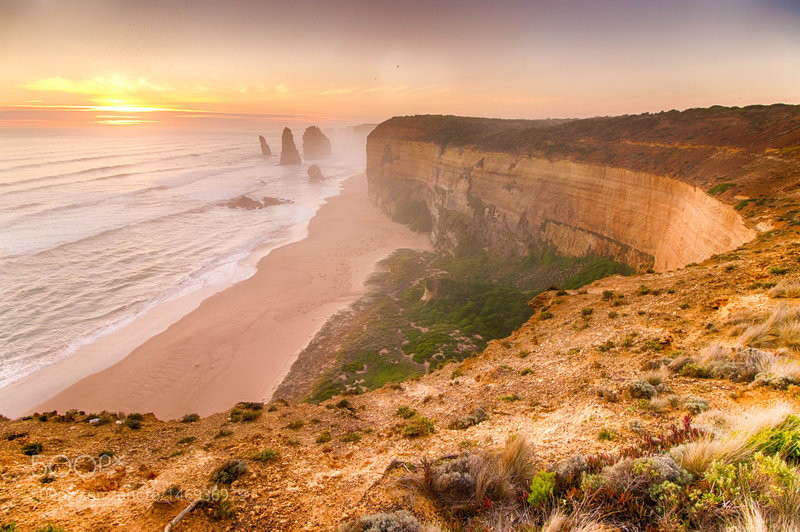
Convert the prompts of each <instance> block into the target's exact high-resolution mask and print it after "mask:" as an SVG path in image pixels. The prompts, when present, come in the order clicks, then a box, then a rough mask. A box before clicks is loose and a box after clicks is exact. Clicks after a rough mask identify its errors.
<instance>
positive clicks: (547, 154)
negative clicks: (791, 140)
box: [367, 105, 797, 271]
mask: <svg viewBox="0 0 800 532" xmlns="http://www.w3.org/2000/svg"><path fill="white" fill-rule="evenodd" d="M796 114H797V113H796V110H794V109H793V108H792V107H791V106H780V105H777V106H770V107H764V106H752V107H746V108H743V109H739V108H731V109H722V108H711V109H699V110H698V109H692V110H689V111H684V112H678V111H671V112H669V113H660V114H656V115H649V114H648V115H639V116H629V117H614V118H595V119H586V120H573V121H564V122H562V123H553V122H550V123H546V122H539V121H519V120H508V121H506V120H486V119H471V118H458V117H444V116H416V117H402V118H393V119H390V120H388V121H386V122H384V123H382V124H381V125H379V126H378V127H377V128H376V129H375V130H374V131H373V132H372V133H371V134H370V135H369V139H368V142H367V177H368V181H369V193H370V197H371V198H372V199H373V201H375V202H376V203H377V204H378V205H380V206H381V207H382V208H383V209H384V210H385V211H386V212H388V213H389V214H391V215H393V216H394V217H395V218H408V217H409V216H411V217H412V218H415V219H416V218H419V219H420V220H422V218H429V219H430V220H431V222H432V223H431V224H430V225H431V229H432V233H431V236H432V239H433V241H434V243H436V244H437V245H439V246H441V247H444V248H454V247H455V246H457V245H458V244H460V243H464V242H471V243H474V244H477V245H479V246H481V247H484V248H486V249H491V250H494V251H496V252H500V253H502V254H509V255H518V256H519V255H524V254H525V253H526V252H527V250H528V249H529V247H530V246H531V245H541V244H544V245H552V246H554V247H555V249H556V251H557V252H558V253H560V254H562V255H570V256H584V255H597V256H605V257H610V258H613V259H615V260H617V261H620V262H624V263H627V264H629V265H631V266H634V267H636V268H638V269H640V270H644V269H647V268H654V269H656V270H660V271H663V270H671V269H675V268H679V267H682V266H685V265H687V264H690V263H693V262H699V261H702V260H704V259H706V258H708V257H709V256H711V255H714V254H717V253H722V252H725V251H728V250H730V249H733V248H736V247H737V246H739V245H741V244H743V243H745V242H747V241H749V240H751V239H752V238H754V236H755V235H756V232H755V231H754V229H753V227H754V226H753V227H749V226H748V225H747V224H745V222H744V221H743V219H742V217H741V216H740V213H739V211H738V210H736V209H734V207H733V203H735V202H737V201H742V200H743V199H744V200H746V199H747V198H749V197H758V196H760V195H764V194H765V193H769V192H770V191H765V190H763V187H764V184H763V183H764V181H763V179H760V178H758V176H763V175H772V176H775V180H774V181H772V182H771V185H770V187H772V188H776V189H777V190H780V189H782V187H783V188H785V187H786V186H789V184H788V183H787V182H786V179H787V178H784V177H780V176H788V175H793V173H792V171H791V165H792V164H793V163H792V161H790V160H789V159H788V158H786V157H783V158H779V157H773V156H770V153H771V152H769V150H770V149H771V150H775V149H776V148H774V146H772V145H769V144H766V140H763V141H762V139H775V138H781V139H783V138H788V137H787V135H790V133H791V131H792V129H791V128H792V127H796V126H797V125H796V120H797V119H796V116H795V115H796ZM720 123H724V124H726V128H725V131H724V133H720V131H721V130H720V127H719V124H720ZM767 124H768V126H767ZM767 129H768V130H767ZM687 139H691V141H688V140H687ZM787 142H788V140H787ZM721 181H724V182H725V183H721ZM726 183H729V185H730V186H728V185H727V184H726ZM720 185H726V186H725V187H722V186H720ZM728 188H730V189H731V190H730V191H728ZM726 200H727V201H726ZM422 221H424V220H422ZM405 222H406V223H411V221H410V220H405Z"/></svg>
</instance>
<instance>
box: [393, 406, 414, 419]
mask: <svg viewBox="0 0 800 532" xmlns="http://www.w3.org/2000/svg"><path fill="white" fill-rule="evenodd" d="M395 415H396V416H400V417H401V418H403V419H411V418H412V417H414V416H416V415H417V411H416V410H414V409H413V408H411V407H410V406H408V405H402V406H400V407H399V408H398V409H397V412H395Z"/></svg>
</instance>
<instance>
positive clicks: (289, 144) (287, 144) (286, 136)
mask: <svg viewBox="0 0 800 532" xmlns="http://www.w3.org/2000/svg"><path fill="white" fill-rule="evenodd" d="M300 163H301V161H300V154H299V153H298V152H297V147H296V146H295V145H294V136H293V135H292V130H291V129H289V128H288V127H285V128H283V134H282V135H281V162H280V164H300Z"/></svg>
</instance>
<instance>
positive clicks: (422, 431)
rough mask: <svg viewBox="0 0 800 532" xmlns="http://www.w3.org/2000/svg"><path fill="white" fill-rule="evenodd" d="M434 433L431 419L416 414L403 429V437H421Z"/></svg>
mask: <svg viewBox="0 0 800 532" xmlns="http://www.w3.org/2000/svg"><path fill="white" fill-rule="evenodd" d="M433 433H434V427H433V421H431V420H430V419H429V418H427V417H425V416H420V415H417V416H415V417H414V419H413V420H412V421H411V423H410V424H409V425H406V427H405V428H404V429H403V437H404V438H421V437H423V436H429V435H431V434H433Z"/></svg>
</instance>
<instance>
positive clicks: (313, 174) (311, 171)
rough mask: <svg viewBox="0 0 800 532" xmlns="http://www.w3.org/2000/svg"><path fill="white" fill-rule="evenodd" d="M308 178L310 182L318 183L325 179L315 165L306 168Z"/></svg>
mask: <svg viewBox="0 0 800 532" xmlns="http://www.w3.org/2000/svg"><path fill="white" fill-rule="evenodd" d="M308 178H309V179H310V180H311V181H320V180H322V179H325V176H324V175H322V170H320V169H319V166H317V165H316V164H312V165H311V166H309V167H308Z"/></svg>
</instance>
